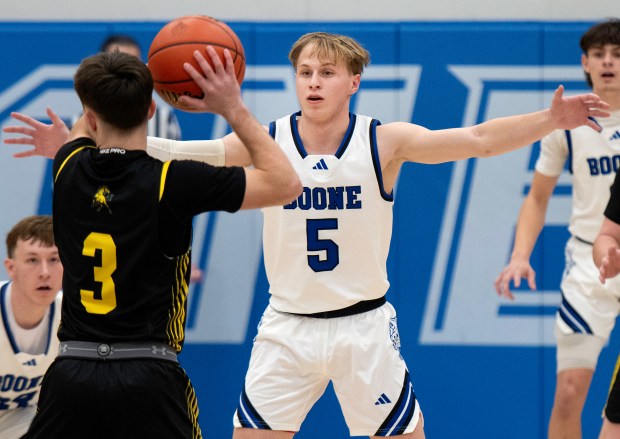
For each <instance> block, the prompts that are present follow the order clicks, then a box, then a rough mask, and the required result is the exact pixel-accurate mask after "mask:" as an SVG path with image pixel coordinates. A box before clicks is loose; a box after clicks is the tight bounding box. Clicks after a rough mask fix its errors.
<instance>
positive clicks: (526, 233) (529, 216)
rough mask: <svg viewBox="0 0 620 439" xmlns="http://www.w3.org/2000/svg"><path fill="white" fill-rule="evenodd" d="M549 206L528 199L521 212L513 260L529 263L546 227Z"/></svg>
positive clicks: (512, 255)
mask: <svg viewBox="0 0 620 439" xmlns="http://www.w3.org/2000/svg"><path fill="white" fill-rule="evenodd" d="M546 211H547V204H546V203H542V202H540V201H537V200H535V199H532V198H530V197H526V199H525V201H524V202H523V206H522V207H521V211H520V212H519V218H518V220H517V227H516V232H515V242H514V247H513V250H512V254H511V259H520V260H524V261H529V260H530V256H531V255H532V251H533V250H534V246H535V245H536V241H537V240H538V237H539V236H540V232H541V231H542V229H543V227H544V225H545V215H546Z"/></svg>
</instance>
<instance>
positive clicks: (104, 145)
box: [94, 124, 146, 150]
mask: <svg viewBox="0 0 620 439" xmlns="http://www.w3.org/2000/svg"><path fill="white" fill-rule="evenodd" d="M94 140H95V143H97V148H99V149H108V148H122V149H126V150H146V124H144V125H141V126H140V127H138V128H136V129H134V130H130V131H117V130H112V129H103V130H100V131H98V132H97V133H96V135H95V139H94Z"/></svg>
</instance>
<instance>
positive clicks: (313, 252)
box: [263, 113, 393, 314]
mask: <svg viewBox="0 0 620 439" xmlns="http://www.w3.org/2000/svg"><path fill="white" fill-rule="evenodd" d="M299 115H300V113H296V114H293V115H291V116H287V117H284V118H282V119H279V120H277V121H276V122H272V123H271V125H270V132H271V134H272V136H274V138H275V140H276V142H277V143H278V144H279V145H280V147H281V148H282V149H283V150H284V152H285V153H286V155H287V156H288V158H289V160H290V161H291V163H292V165H293V167H294V168H295V170H296V171H297V173H298V174H299V177H300V179H301V182H302V184H303V192H302V194H301V195H300V196H299V197H298V198H297V199H296V200H294V201H293V202H292V203H290V204H289V205H286V206H277V207H269V208H265V209H263V212H264V227H263V247H264V256H265V269H266V272H267V278H268V280H269V284H270V293H271V295H272V296H271V299H270V303H271V305H272V306H273V307H274V308H275V309H277V310H279V311H284V312H291V313H300V314H309V313H315V312H323V311H331V310H335V309H341V308H345V307H347V306H350V305H353V304H355V303H357V302H359V301H362V300H370V299H376V298H379V297H381V296H383V295H385V293H386V291H387V289H388V287H389V283H388V280H387V270H386V261H387V257H388V252H389V246H390V239H391V235H392V205H393V203H392V201H393V197H392V194H386V193H385V191H384V189H383V181H382V177H381V165H380V163H379V156H378V151H377V145H376V136H375V128H376V125H378V124H379V122H378V121H376V120H373V119H371V118H369V117H366V116H360V115H355V114H351V115H350V122H349V127H348V130H347V132H346V134H345V136H344V139H343V140H342V142H341V144H340V147H339V148H338V151H337V152H336V154H334V155H308V153H307V152H306V150H305V148H304V145H303V143H302V141H301V138H300V136H299V133H298V130H297V118H298V117H299Z"/></svg>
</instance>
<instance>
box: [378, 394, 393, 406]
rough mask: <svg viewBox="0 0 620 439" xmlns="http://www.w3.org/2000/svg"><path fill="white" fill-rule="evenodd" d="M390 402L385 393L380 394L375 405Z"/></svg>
mask: <svg viewBox="0 0 620 439" xmlns="http://www.w3.org/2000/svg"><path fill="white" fill-rule="evenodd" d="M391 402H392V401H390V398H388V397H387V395H386V394H385V393H382V394H381V396H380V397H379V399H377V402H375V405H383V404H390V403H391Z"/></svg>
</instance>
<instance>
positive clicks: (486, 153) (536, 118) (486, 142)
mask: <svg viewBox="0 0 620 439" xmlns="http://www.w3.org/2000/svg"><path fill="white" fill-rule="evenodd" d="M557 128H558V124H557V122H556V121H555V120H554V118H553V117H551V112H550V111H549V110H542V111H537V112H534V113H528V114H521V115H517V116H508V117H501V118H497V119H492V120H489V121H486V122H483V123H481V124H479V125H476V126H474V127H472V132H473V135H474V136H475V137H476V138H478V139H479V140H481V142H479V146H480V147H479V151H478V152H477V154H476V156H477V157H490V156H495V155H500V154H504V153H506V152H509V151H513V150H515V149H517V148H521V147H523V146H526V145H530V144H532V143H534V142H536V141H538V140H540V139H541V138H543V137H545V136H546V135H548V134H549V133H551V132H552V131H554V130H555V129H557Z"/></svg>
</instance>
